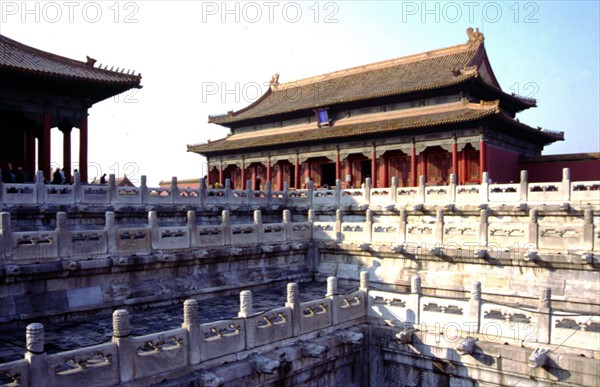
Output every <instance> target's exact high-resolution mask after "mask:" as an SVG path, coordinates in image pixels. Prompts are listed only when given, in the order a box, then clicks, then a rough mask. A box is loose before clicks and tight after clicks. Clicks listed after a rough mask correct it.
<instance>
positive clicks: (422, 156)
mask: <svg viewBox="0 0 600 387" xmlns="http://www.w3.org/2000/svg"><path fill="white" fill-rule="evenodd" d="M418 169H419V170H420V171H421V175H423V176H425V181H427V158H426V157H425V151H423V152H421V154H420V155H419V168H418Z"/></svg>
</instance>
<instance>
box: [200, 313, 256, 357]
mask: <svg viewBox="0 0 600 387" xmlns="http://www.w3.org/2000/svg"><path fill="white" fill-rule="evenodd" d="M200 340H201V344H200V359H201V361H204V360H207V359H214V358H217V357H221V356H225V355H229V354H231V353H237V352H240V351H243V350H244V349H245V348H246V331H245V328H244V320H243V319H233V320H221V321H214V322H210V323H206V324H201V325H200Z"/></svg>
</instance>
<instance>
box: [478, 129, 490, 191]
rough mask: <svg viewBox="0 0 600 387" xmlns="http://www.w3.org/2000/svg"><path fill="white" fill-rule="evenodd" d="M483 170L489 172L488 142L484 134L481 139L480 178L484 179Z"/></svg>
mask: <svg viewBox="0 0 600 387" xmlns="http://www.w3.org/2000/svg"><path fill="white" fill-rule="evenodd" d="M483 172H489V171H488V170H487V143H486V142H485V139H484V138H483V135H482V136H481V138H480V139H479V180H480V181H482V180H481V179H483Z"/></svg>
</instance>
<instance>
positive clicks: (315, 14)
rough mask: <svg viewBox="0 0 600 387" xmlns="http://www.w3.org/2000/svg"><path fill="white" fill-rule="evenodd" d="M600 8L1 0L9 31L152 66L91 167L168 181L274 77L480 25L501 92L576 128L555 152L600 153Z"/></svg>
mask: <svg viewBox="0 0 600 387" xmlns="http://www.w3.org/2000/svg"><path fill="white" fill-rule="evenodd" d="M598 4H599V3H598V2H597V1H580V2H576V1H569V2H567V1H539V2H531V1H523V2H516V1H506V2H505V1H496V2H494V1H457V2H435V1H429V2H422V1H414V2H413V1H381V2H374V1H369V2H362V1H320V2H317V1H296V2H278V1H273V2H267V1H265V2H263V1H257V2H236V1H227V2H222V1H218V2H210V1H209V2H200V1H164V0H159V1H120V2H118V3H117V2H116V1H96V2H77V1H75V2H62V1H56V2H52V1H41V2H36V1H26V2H22V1H6V0H0V33H2V34H4V35H6V36H8V37H10V38H12V39H15V40H18V41H21V42H23V43H25V44H28V45H31V46H34V47H37V48H40V49H43V50H46V51H51V52H54V53H56V54H59V55H63V56H67V57H71V58H74V59H80V60H85V56H86V55H89V56H92V57H94V58H96V59H97V60H98V63H102V64H108V65H109V68H110V66H114V67H115V68H116V67H125V68H128V69H135V70H136V72H141V73H142V76H143V79H142V84H143V85H144V88H143V89H142V90H140V91H138V92H135V93H131V92H130V93H125V94H123V95H121V96H119V97H118V98H114V99H110V100H106V101H104V102H102V103H99V104H97V105H95V106H94V107H93V108H92V109H91V111H90V119H89V127H90V139H89V141H90V154H89V160H90V162H91V163H93V167H92V169H90V172H89V174H90V176H91V177H93V176H95V175H98V176H100V175H101V174H102V173H116V174H117V175H122V174H123V173H126V174H128V176H130V177H132V178H133V180H137V179H139V177H140V176H141V175H142V174H143V175H147V176H148V184H149V185H157V184H158V182H159V181H160V180H169V179H170V178H171V176H178V177H179V178H197V177H200V176H202V174H203V171H202V161H203V160H202V159H201V157H200V156H198V155H196V154H189V153H187V152H186V145H187V144H190V143H199V142H204V141H206V140H208V139H217V138H221V137H224V136H225V135H226V133H227V132H226V130H224V129H222V128H220V127H217V126H214V125H209V124H207V119H208V115H209V114H221V113H225V112H226V111H228V110H236V109H239V108H242V107H244V106H246V105H248V104H249V103H251V102H252V100H254V99H255V98H257V97H258V95H259V94H260V93H261V92H264V91H265V90H266V88H267V85H268V82H269V80H270V79H271V76H272V75H273V74H275V73H279V74H280V82H288V81H294V80H297V79H300V78H303V77H308V76H313V75H318V74H322V73H325V72H329V71H335V70H338V69H343V68H347V67H352V66H357V65H361V64H367V63H371V62H375V61H381V60H386V59H391V58H395V57H400V56H404V55H410V54H415V53H419V52H423V51H428V50H433V49H436V48H441V47H446V46H451V45H456V44H461V43H464V42H466V40H467V35H466V33H465V30H466V28H467V27H469V26H472V27H476V28H479V29H480V31H482V32H483V33H484V35H485V44H486V49H487V52H488V55H489V57H490V61H491V64H492V68H493V70H494V73H495V75H496V77H497V78H498V80H499V81H500V83H501V85H502V88H503V89H504V90H505V91H508V92H510V91H514V92H516V93H518V94H521V95H526V96H531V97H533V98H536V99H537V100H538V107H537V108H534V109H530V111H526V112H523V113H521V114H520V115H519V116H518V117H519V119H520V120H521V121H522V122H525V123H527V124H529V125H531V126H533V127H536V126H541V127H543V128H545V129H550V130H558V131H564V132H565V138H566V140H565V141H563V142H559V143H557V144H555V145H551V146H549V147H547V148H546V150H545V151H544V154H552V153H571V152H592V151H596V152H598V151H600V129H599V128H600V123H599V112H598V111H599V110H598V106H599V105H600V101H599V94H600V91H599V90H600V86H599V73H600V72H599V62H600V58H599V46H600V42H599V41H598V40H599V36H600V33H599V29H598V25H599V24H600V23H599V22H600V15H599V13H600V11H599V7H598ZM56 132H57V133H55V134H53V136H54V137H53V142H54V145H53V161H55V162H57V163H59V164H60V158H61V157H62V156H61V155H62V149H61V146H62V141H61V138H60V136H59V133H58V131H56ZM73 133H74V136H73V137H74V143H76V140H77V131H74V132H73ZM76 151H77V150H76V148H75V149H74V152H76ZM74 154H76V153H74Z"/></svg>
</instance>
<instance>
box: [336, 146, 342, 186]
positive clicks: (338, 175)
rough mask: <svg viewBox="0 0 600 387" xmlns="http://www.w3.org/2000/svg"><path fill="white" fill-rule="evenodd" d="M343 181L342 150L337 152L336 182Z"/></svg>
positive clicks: (338, 149)
mask: <svg viewBox="0 0 600 387" xmlns="http://www.w3.org/2000/svg"><path fill="white" fill-rule="evenodd" d="M341 179H342V163H341V162H340V148H337V149H336V152H335V181H336V182H337V181H338V180H341Z"/></svg>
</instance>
